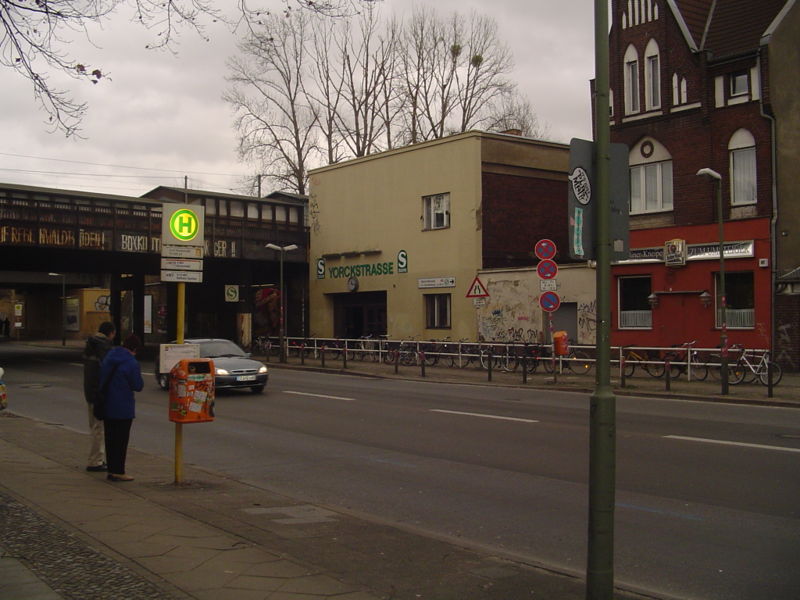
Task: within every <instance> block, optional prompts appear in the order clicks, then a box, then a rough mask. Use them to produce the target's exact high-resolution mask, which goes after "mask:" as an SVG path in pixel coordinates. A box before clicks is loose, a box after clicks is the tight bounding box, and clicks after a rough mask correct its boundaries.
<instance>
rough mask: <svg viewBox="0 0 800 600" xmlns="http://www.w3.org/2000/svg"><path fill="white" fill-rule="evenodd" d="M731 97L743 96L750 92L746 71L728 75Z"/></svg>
mask: <svg viewBox="0 0 800 600" xmlns="http://www.w3.org/2000/svg"><path fill="white" fill-rule="evenodd" d="M730 82H731V96H744V95H745V94H747V93H748V92H750V75H749V73H748V72H747V71H736V72H735V73H731V74H730Z"/></svg>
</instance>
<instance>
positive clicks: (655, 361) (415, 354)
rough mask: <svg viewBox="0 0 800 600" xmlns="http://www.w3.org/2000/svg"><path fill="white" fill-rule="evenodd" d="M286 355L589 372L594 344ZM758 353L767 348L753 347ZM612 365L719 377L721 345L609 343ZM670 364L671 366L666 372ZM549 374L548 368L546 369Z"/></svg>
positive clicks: (399, 342)
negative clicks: (561, 348) (558, 351)
mask: <svg viewBox="0 0 800 600" xmlns="http://www.w3.org/2000/svg"><path fill="white" fill-rule="evenodd" d="M284 343H285V344H286V355H287V356H288V357H290V358H299V359H301V360H302V359H305V358H313V359H316V360H325V359H328V360H344V361H348V360H350V361H372V362H383V363H390V364H392V363H394V364H401V365H420V364H425V365H427V366H439V367H453V368H467V367H473V368H484V369H486V368H488V366H489V365H492V366H493V367H494V368H495V369H498V370H503V371H513V370H516V369H517V368H518V367H520V366H523V365H526V364H527V365H528V368H530V367H531V365H532V366H533V368H534V369H535V366H536V365H537V364H542V363H545V365H546V366H549V365H548V363H550V365H552V367H553V368H554V369H555V370H556V372H558V373H563V372H568V373H569V372H571V373H572V374H578V375H580V374H589V373H590V372H591V371H592V367H593V366H594V363H595V362H596V357H595V347H594V346H586V345H570V346H569V348H568V352H567V353H566V354H562V355H554V353H553V345H552V344H532V343H522V342H491V341H484V342H470V341H466V340H460V341H451V340H416V339H394V340H393V339H388V338H384V337H378V338H357V339H345V338H297V337H287V338H284ZM251 351H252V352H253V353H255V354H257V355H262V356H265V357H267V360H269V359H270V357H273V356H274V357H277V356H279V354H280V346H279V339H278V338H277V337H258V338H256V339H255V340H254V343H253V347H252V348H251ZM748 352H749V353H751V354H754V355H755V356H756V357H759V356H760V355H761V354H763V353H764V352H768V350H766V349H751V350H748ZM738 356H739V351H738V350H733V349H732V350H730V355H729V362H730V363H731V364H733V363H734V362H735V361H736V359H737V358H738ZM611 357H612V358H611V361H610V362H611V367H612V369H617V370H618V372H619V376H620V378H621V379H623V380H624V378H625V377H631V376H634V375H635V374H636V373H642V372H644V373H646V374H648V375H650V376H652V377H657V378H658V377H664V375H665V373H667V372H669V373H670V377H671V378H672V379H677V378H679V377H685V378H686V379H687V380H689V381H691V380H693V379H705V378H706V376H708V375H709V374H710V373H713V374H714V376H718V372H719V368H720V364H721V360H720V349H719V348H695V347H693V346H669V347H665V346H613V347H612V348H611ZM668 368H669V370H667V369H668ZM547 372H552V370H549V369H547Z"/></svg>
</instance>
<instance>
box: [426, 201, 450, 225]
mask: <svg viewBox="0 0 800 600" xmlns="http://www.w3.org/2000/svg"><path fill="white" fill-rule="evenodd" d="M422 219H423V229H445V228H447V227H450V194H434V195H433V196H424V197H423V198H422Z"/></svg>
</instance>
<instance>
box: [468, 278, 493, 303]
mask: <svg viewBox="0 0 800 600" xmlns="http://www.w3.org/2000/svg"><path fill="white" fill-rule="evenodd" d="M488 297H489V292H487V291H486V286H485V285H483V283H481V280H480V279H478V278H477V277H476V278H475V279H473V280H472V283H471V284H470V286H469V290H467V298H488Z"/></svg>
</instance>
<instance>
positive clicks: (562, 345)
mask: <svg viewBox="0 0 800 600" xmlns="http://www.w3.org/2000/svg"><path fill="white" fill-rule="evenodd" d="M553 349H554V351H555V355H556V356H567V355H568V354H569V338H568V337H567V332H566V331H556V332H555V333H554V334H553Z"/></svg>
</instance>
